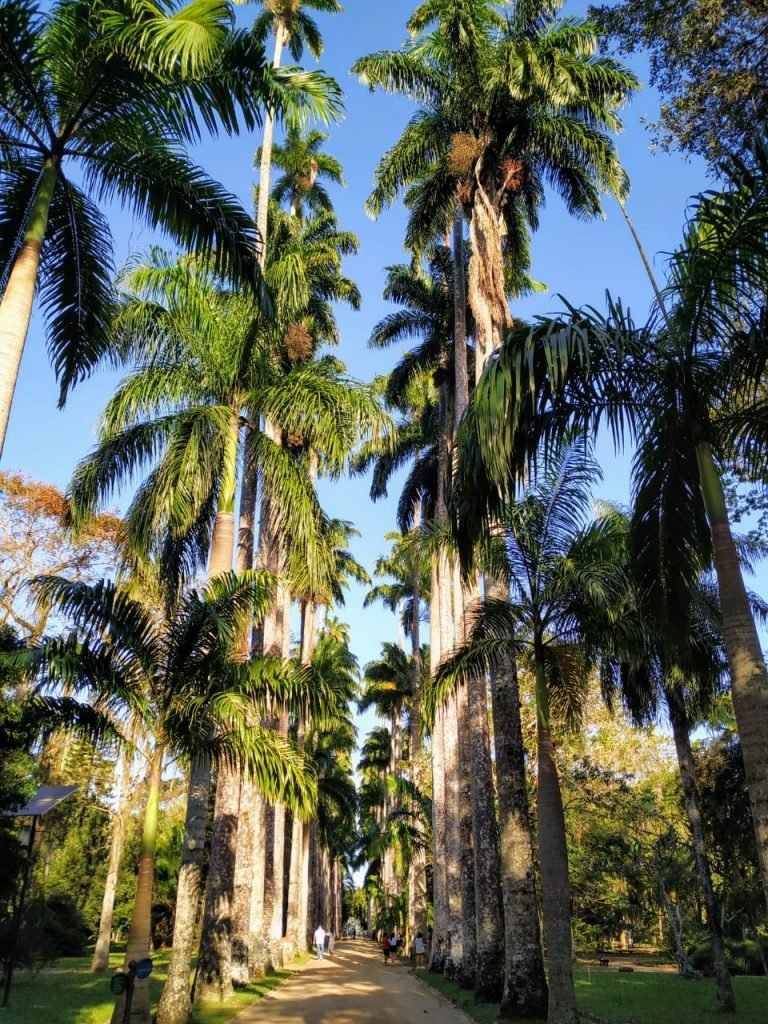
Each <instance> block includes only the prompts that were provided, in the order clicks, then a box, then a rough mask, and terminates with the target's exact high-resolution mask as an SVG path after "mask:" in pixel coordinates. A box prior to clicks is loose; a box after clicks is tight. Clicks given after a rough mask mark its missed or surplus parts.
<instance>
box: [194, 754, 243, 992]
mask: <svg viewBox="0 0 768 1024" xmlns="http://www.w3.org/2000/svg"><path fill="white" fill-rule="evenodd" d="M239 810H240V778H239V774H238V773H237V772H235V771H233V770H231V769H230V768H228V767H226V766H224V765H222V766H221V767H220V768H219V770H218V778H217V781H216V806H215V810H214V815H213V835H212V837H211V862H210V866H209V868H208V879H207V883H206V887H205V910H204V912H203V934H202V941H201V943H200V956H199V958H198V961H197V979H196V981H195V1001H196V1002H225V1001H226V1000H228V999H231V997H232V993H233V988H232V896H233V893H234V886H235V855H236V850H237V820H238V814H239Z"/></svg>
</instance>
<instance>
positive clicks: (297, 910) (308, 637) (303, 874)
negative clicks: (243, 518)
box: [285, 600, 315, 953]
mask: <svg viewBox="0 0 768 1024" xmlns="http://www.w3.org/2000/svg"><path fill="white" fill-rule="evenodd" d="M314 647H315V603H314V601H311V600H308V601H304V602H303V606H302V614H301V663H302V665H304V666H305V667H308V666H309V665H311V663H312V655H313V653H314ZM297 743H298V746H299V748H300V749H303V747H304V731H303V723H299V729H298V740H297ZM308 853H309V828H308V825H307V824H306V822H303V821H301V820H300V819H299V818H298V816H297V815H294V816H293V822H292V824H291V863H290V868H289V872H288V906H287V924H286V929H285V934H286V937H287V939H288V940H289V942H290V943H291V944H292V945H293V948H294V950H296V951H298V952H302V953H303V952H304V951H305V950H306V948H307V938H308V936H307V926H306V902H307V873H308V871H309V861H308ZM302 908H304V909H303V912H302Z"/></svg>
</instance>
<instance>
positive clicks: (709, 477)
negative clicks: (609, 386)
mask: <svg viewBox="0 0 768 1024" xmlns="http://www.w3.org/2000/svg"><path fill="white" fill-rule="evenodd" d="M696 456H697V459H698V464H699V476H700V480H701V491H702V495H703V497H704V504H705V506H706V510H707V518H708V520H709V526H710V531H711V534H712V554H713V559H714V563H715V570H716V572H717V584H718V590H719V594H720V611H721V614H722V618H723V636H724V637H725V646H726V651H727V654H728V665H729V667H730V670H731V696H732V698H733V710H734V713H735V715H736V723H737V725H738V728H739V739H740V740H741V750H742V755H743V757H744V770H745V772H746V776H747V788H748V790H749V802H750V805H751V807H752V820H753V821H754V825H755V838H756V840H757V855H758V859H759V863H760V874H761V879H762V883H763V895H764V896H765V899H766V905H768V670H766V666H765V659H764V657H763V652H762V649H761V647H760V639H759V637H758V635H757V630H756V628H755V621H754V618H753V616H752V609H751V608H750V605H749V598H748V597H747V591H746V588H745V586H744V579H743V577H742V574H741V563H740V561H739V555H738V552H737V550H736V545H735V544H734V542H733V536H732V534H731V527H730V523H729V521H728V510H727V508H726V503H725V496H724V494H723V487H722V483H721V480H720V474H719V471H718V468H717V465H716V464H715V460H714V457H713V455H712V448H711V446H710V445H708V444H704V443H701V444H698V445H697V447H696Z"/></svg>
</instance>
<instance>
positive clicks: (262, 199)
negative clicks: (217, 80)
mask: <svg viewBox="0 0 768 1024" xmlns="http://www.w3.org/2000/svg"><path fill="white" fill-rule="evenodd" d="M287 41H288V39H287V33H286V29H285V22H284V21H283V19H282V18H278V19H277V20H276V21H275V49H274V52H273V54H272V67H274V68H279V67H280V62H281V61H282V58H283V49H284V47H285V44H286V42H287ZM274 139H275V113H274V111H273V110H271V109H269V108H268V109H267V111H266V115H265V118H264V135H263V137H262V141H261V160H260V162H259V201H258V204H257V207H256V227H257V229H258V232H259V238H260V239H261V250H260V253H259V263H260V264H261V269H262V270H263V269H264V266H265V264H266V254H267V231H268V228H269V185H270V179H271V177H272V147H273V144H274Z"/></svg>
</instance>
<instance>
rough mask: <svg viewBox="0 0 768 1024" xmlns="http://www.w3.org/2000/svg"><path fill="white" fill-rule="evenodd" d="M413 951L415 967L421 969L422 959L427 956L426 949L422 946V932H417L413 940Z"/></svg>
mask: <svg viewBox="0 0 768 1024" xmlns="http://www.w3.org/2000/svg"><path fill="white" fill-rule="evenodd" d="M413 951H414V953H415V954H416V966H417V967H423V966H424V959H425V957H426V954H427V947H426V946H425V945H424V935H423V934H422V932H419V934H418V935H417V936H416V938H415V939H414V940H413Z"/></svg>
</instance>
